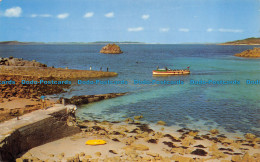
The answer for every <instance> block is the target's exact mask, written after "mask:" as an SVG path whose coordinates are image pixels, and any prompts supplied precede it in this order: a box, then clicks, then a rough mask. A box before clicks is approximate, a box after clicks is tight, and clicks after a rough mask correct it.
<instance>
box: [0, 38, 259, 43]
mask: <svg viewBox="0 0 260 162" xmlns="http://www.w3.org/2000/svg"><path fill="white" fill-rule="evenodd" d="M108 43H110V44H113V43H114V44H155V45H156V44H171V43H159V42H158V43H146V42H136V41H122V42H120V41H95V42H20V41H16V40H14V41H0V45H87V44H102V45H103V44H108ZM172 44H185V45H260V38H255V37H252V38H246V39H243V40H235V41H230V42H225V43H207V42H206V43H205V42H201V43H198V42H183V43H172Z"/></svg>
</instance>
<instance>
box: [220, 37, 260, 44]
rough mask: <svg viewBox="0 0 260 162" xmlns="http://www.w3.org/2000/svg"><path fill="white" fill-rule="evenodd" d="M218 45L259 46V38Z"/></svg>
mask: <svg viewBox="0 0 260 162" xmlns="http://www.w3.org/2000/svg"><path fill="white" fill-rule="evenodd" d="M219 45H260V38H254V37H252V38H247V39H243V40H236V41H231V42H226V43H220V44H219Z"/></svg>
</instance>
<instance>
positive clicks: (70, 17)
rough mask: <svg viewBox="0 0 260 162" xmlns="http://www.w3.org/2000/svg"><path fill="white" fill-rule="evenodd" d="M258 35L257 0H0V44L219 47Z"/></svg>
mask: <svg viewBox="0 0 260 162" xmlns="http://www.w3.org/2000/svg"><path fill="white" fill-rule="evenodd" d="M249 37H260V0H109V1H108V0H0V41H12V40H17V41H27V42H28V41H29V42H32V41H34V42H95V41H134V42H145V43H162V44H176V43H219V42H226V41H233V40H239V39H245V38H249Z"/></svg>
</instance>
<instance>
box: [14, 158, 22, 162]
mask: <svg viewBox="0 0 260 162" xmlns="http://www.w3.org/2000/svg"><path fill="white" fill-rule="evenodd" d="M15 161H16V162H23V159H22V158H17V159H16V160H15Z"/></svg>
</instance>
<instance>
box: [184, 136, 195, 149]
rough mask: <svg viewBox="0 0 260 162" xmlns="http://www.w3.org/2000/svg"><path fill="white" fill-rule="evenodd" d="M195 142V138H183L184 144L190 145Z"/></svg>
mask: <svg viewBox="0 0 260 162" xmlns="http://www.w3.org/2000/svg"><path fill="white" fill-rule="evenodd" d="M194 143H195V140H194V139H193V138H190V137H185V138H184V139H183V140H182V145H183V146H186V147H188V146H190V145H193V144H194Z"/></svg>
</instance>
